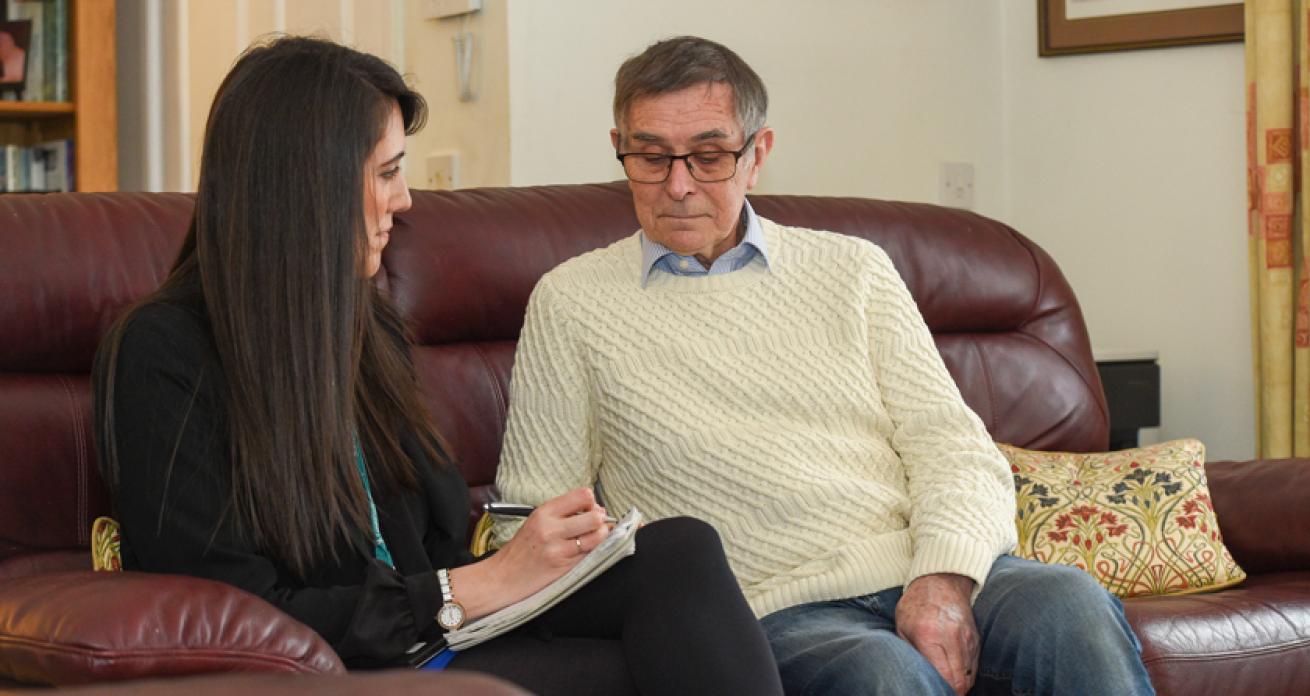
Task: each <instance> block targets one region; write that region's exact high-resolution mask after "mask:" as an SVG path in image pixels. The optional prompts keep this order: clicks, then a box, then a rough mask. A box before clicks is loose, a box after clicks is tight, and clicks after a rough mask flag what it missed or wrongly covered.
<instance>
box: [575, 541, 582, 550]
mask: <svg viewBox="0 0 1310 696" xmlns="http://www.w3.org/2000/svg"><path fill="white" fill-rule="evenodd" d="M573 543H574V544H577V546H578V553H582V540H581V539H574V540H573Z"/></svg>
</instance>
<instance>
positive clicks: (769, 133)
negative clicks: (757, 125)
mask: <svg viewBox="0 0 1310 696" xmlns="http://www.w3.org/2000/svg"><path fill="white" fill-rule="evenodd" d="M771 151H773V129H772V128H770V127H768V126H764V127H763V128H761V129H759V130H758V131H756V133H755V143H754V145H752V147H751V152H752V153H753V155H754V157H753V158H752V159H751V164H750V171H749V173H748V174H747V176H746V189H747V190H750V189H753V188H755V182H757V181H759V178H760V168H761V167H763V166H764V160H766V159H768V158H769V153H770V152H771Z"/></svg>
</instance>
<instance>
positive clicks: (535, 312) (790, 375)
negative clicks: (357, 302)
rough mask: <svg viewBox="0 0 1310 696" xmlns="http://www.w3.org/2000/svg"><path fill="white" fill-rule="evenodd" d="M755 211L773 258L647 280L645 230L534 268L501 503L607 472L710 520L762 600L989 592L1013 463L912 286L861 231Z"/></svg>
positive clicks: (744, 582) (609, 491)
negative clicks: (942, 588)
mask: <svg viewBox="0 0 1310 696" xmlns="http://www.w3.org/2000/svg"><path fill="white" fill-rule="evenodd" d="M761 223H762V225H763V228H764V234H765V236H766V241H767V244H768V248H769V250H770V253H771V254H772V259H771V260H772V267H771V268H766V267H765V266H764V264H763V262H762V261H761V260H760V259H756V260H755V261H754V262H752V263H751V264H749V265H747V266H746V267H745V268H742V269H741V270H739V271H736V272H733V273H729V274H726V275H721V276H710V277H680V276H674V275H669V274H665V273H655V274H652V276H651V277H650V279H649V281H648V285H647V287H646V288H645V289H644V290H643V289H642V288H641V287H640V283H639V277H638V274H639V269H640V258H641V246H640V241H639V236H638V235H633V236H632V237H628V238H626V239H623V240H620V241H618V242H616V243H614V244H612V245H610V246H609V247H607V248H604V249H598V250H596V251H592V252H589V253H586V254H583V255H581V256H579V257H577V258H574V259H571V260H569V261H567V262H565V263H563V264H561V265H560V266H559V267H558V268H556V269H555V270H553V271H551V272H550V273H548V274H546V275H545V276H544V277H543V278H542V279H541V282H540V283H539V284H538V285H537V287H536V289H535V290H534V291H533V293H532V298H531V300H530V302H529V305H528V313H527V319H526V322H525V325H524V328H523V335H522V337H521V339H520V342H519V347H518V354H517V357H516V362H515V365H514V372H513V378H512V382H511V402H510V410H509V423H508V429H507V432H506V435H505V446H504V451H503V453H502V455H501V463H500V468H499V472H498V475H497V484H498V485H499V487H500V490H501V492H502V493H503V495H504V497H505V499H506V500H513V501H523V502H528V503H541V502H543V501H545V500H547V499H549V498H551V497H553V496H555V495H558V494H560V493H562V492H563V491H565V490H568V489H569V488H573V487H577V486H585V485H591V484H592V483H593V482H594V481H596V480H597V479H599V480H600V481H601V482H602V484H603V487H604V490H605V494H606V496H607V501H606V502H607V503H608V507H609V508H610V509H611V510H612V511H615V512H617V513H620V514H621V513H622V512H623V511H625V510H627V509H628V507H629V506H632V505H636V506H637V507H638V508H640V509H641V510H642V511H643V512H644V513H645V514H646V515H647V517H648V518H651V519H658V518H662V517H671V516H675V515H691V516H695V517H699V518H701V519H703V520H705V521H707V522H709V523H710V524H712V525H714V527H715V528H717V529H718V531H719V534H720V535H721V536H722V538H723V542H724V546H725V549H726V551H727V555H728V560H729V562H730V563H731V565H732V568H733V571H734V572H735V573H736V575H737V579H738V580H739V581H740V583H741V587H742V590H743V592H744V593H745V595H746V599H747V601H748V602H750V605H751V608H752V609H753V610H754V611H755V613H756V614H757V615H758V616H764V615H766V614H769V613H771V612H773V611H777V610H779V609H783V608H785V607H789V606H792V605H796V604H801V603H805V602H812V601H818V600H827V599H838V598H843V597H851V596H857V595H862V594H867V593H871V592H876V591H878V590H882V589H886V588H888V587H894V586H897V585H903V584H907V583H909V582H910V581H911V580H913V579H914V578H917V577H919V576H920V575H925V574H929V573H939V572H950V573H959V574H962V575H967V576H969V577H971V578H973V579H974V580H975V581H977V583H978V588H979V589H980V588H981V586H982V584H983V582H984V580H985V579H986V577H987V572H988V569H989V568H990V567H991V564H992V561H993V560H994V559H995V558H996V557H997V556H998V555H999V554H1001V553H1004V552H1006V551H1008V550H1010V549H1011V548H1012V547H1013V546H1014V544H1015V528H1014V488H1013V482H1012V480H1011V476H1010V468H1009V465H1008V464H1007V463H1006V461H1005V459H1004V458H1003V457H1002V456H1001V454H1000V452H998V451H997V449H996V447H995V446H994V445H993V444H992V440H991V438H990V437H989V436H988V434H987V431H986V430H985V428H984V427H983V425H982V422H981V421H980V420H979V418H978V417H977V416H976V415H975V414H974V413H973V412H972V411H971V410H970V409H969V408H968V406H966V405H965V404H964V401H963V399H962V398H961V397H960V393H959V390H958V389H957V388H956V386H955V383H954V382H953V381H952V379H951V377H950V374H949V373H948V372H947V371H946V368H945V366H944V365H943V363H942V360H941V357H940V356H939V355H938V353H937V349H936V347H935V345H934V344H933V341H932V336H931V334H930V333H929V331H928V327H927V326H926V325H925V324H924V322H923V319H922V318H921V317H920V315H919V312H918V309H917V307H916V306H915V304H914V301H913V300H912V298H911V297H910V294H909V291H908V290H907V289H906V287H905V284H904V282H903V281H902V280H901V277H900V276H899V275H898V274H897V272H896V269H895V268H894V267H893V266H892V264H891V261H890V260H889V259H888V257H887V255H886V254H885V253H884V252H883V251H882V250H881V249H879V248H878V247H877V246H875V245H873V244H871V243H869V242H866V241H863V240H860V239H856V238H853V237H847V236H844V235H839V234H834V233H831V232H820V231H814V230H806V229H800V228H788V227H782V226H780V225H777V224H775V223H772V222H770V221H768V220H764V219H761ZM515 528H516V527H515V525H514V524H512V523H505V524H501V525H499V526H498V527H497V529H496V536H497V538H498V539H500V540H502V541H503V540H505V539H508V537H509V536H510V535H511V534H512V533H513V531H514V529H515ZM974 596H975V597H976V596H977V593H976V591H975V595H974Z"/></svg>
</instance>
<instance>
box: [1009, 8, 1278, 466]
mask: <svg viewBox="0 0 1310 696" xmlns="http://www.w3.org/2000/svg"><path fill="white" fill-rule="evenodd" d="M1035 5H1036V3H1032V2H1002V6H1003V9H1004V29H1003V32H1004V41H1003V45H1004V46H1005V52H1004V61H1003V65H1002V70H1003V71H1004V74H1005V115H1004V123H1005V153H1006V156H1005V165H1006V169H1007V178H1008V181H1009V187H1008V191H1009V197H1008V200H1007V202H1006V205H1005V207H1006V209H1007V211H1008V212H1007V213H1006V214H1005V215H1002V216H1001V217H1002V219H1004V220H1005V221H1006V222H1009V223H1010V224H1011V225H1013V226H1014V227H1015V228H1016V229H1018V230H1019V231H1021V232H1023V233H1024V234H1026V235H1028V236H1029V237H1031V238H1032V239H1033V240H1034V241H1036V242H1037V243H1038V244H1040V245H1041V246H1042V247H1043V248H1044V249H1046V250H1047V251H1048V252H1049V253H1050V254H1051V255H1052V256H1053V257H1054V258H1055V260H1056V262H1057V263H1059V265H1060V267H1061V268H1062V269H1063V270H1064V273H1065V275H1066V276H1067V277H1068V278H1069V281H1070V282H1071V283H1072V284H1073V289H1074V292H1075V293H1077V295H1078V298H1079V300H1080V301H1081V303H1082V308H1083V314H1084V316H1086V318H1087V324H1088V328H1089V330H1090V331H1091V336H1092V343H1093V345H1094V346H1095V347H1096V349H1097V350H1099V351H1126V350H1142V349H1146V350H1156V351H1159V354H1160V367H1161V378H1162V391H1163V393H1162V407H1163V413H1162V414H1161V420H1162V427H1161V429H1160V433H1159V435H1160V437H1161V438H1164V439H1168V438H1174V437H1188V436H1192V437H1198V438H1200V439H1201V440H1202V441H1203V442H1205V443H1206V446H1207V448H1208V457H1209V458H1210V459H1224V458H1238V459H1245V458H1249V457H1252V456H1254V454H1255V423H1254V411H1253V409H1254V395H1253V391H1252V381H1251V380H1252V376H1251V324H1250V306H1249V302H1250V299H1249V297H1250V295H1249V290H1248V286H1247V250H1246V208H1245V205H1246V180H1245V150H1244V140H1243V138H1244V133H1245V116H1244V114H1245V101H1244V91H1243V82H1244V73H1243V53H1242V45H1241V44H1239V43H1233V44H1220V45H1212V46H1194V47H1184V48H1169V49H1159V50H1149V51H1131V52H1119V53H1106V54H1098V55H1083V56H1068V57H1059V58H1038V57H1037V47H1036V29H1035V28H1036V26H1037V18H1036V7H1035Z"/></svg>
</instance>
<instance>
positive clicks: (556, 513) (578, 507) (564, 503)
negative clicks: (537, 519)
mask: <svg viewBox="0 0 1310 696" xmlns="http://www.w3.org/2000/svg"><path fill="white" fill-rule="evenodd" d="M594 507H596V494H595V492H593V491H592V490H591V489H590V488H574V489H573V490H571V491H569V492H567V493H564V494H562V495H558V496H556V497H554V498H551V499H550V500H547V501H546V502H544V503H542V504H541V505H539V506H538V507H537V511H538V512H540V513H542V514H544V515H548V516H550V517H566V516H568V515H576V514H578V513H579V512H586V511H587V510H590V509H592V508H594Z"/></svg>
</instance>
